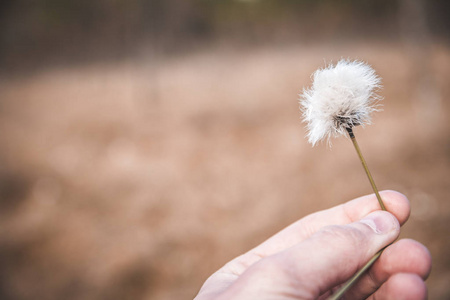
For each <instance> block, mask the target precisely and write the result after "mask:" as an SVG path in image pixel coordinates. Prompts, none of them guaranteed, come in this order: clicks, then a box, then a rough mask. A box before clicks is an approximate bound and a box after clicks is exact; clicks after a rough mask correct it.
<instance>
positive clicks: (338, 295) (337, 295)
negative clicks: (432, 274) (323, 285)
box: [327, 128, 386, 300]
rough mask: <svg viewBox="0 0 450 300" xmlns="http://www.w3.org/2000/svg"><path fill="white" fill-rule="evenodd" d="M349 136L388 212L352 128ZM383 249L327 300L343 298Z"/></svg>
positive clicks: (349, 130) (381, 204)
mask: <svg viewBox="0 0 450 300" xmlns="http://www.w3.org/2000/svg"><path fill="white" fill-rule="evenodd" d="M347 131H348V135H349V136H350V139H351V140H352V142H353V146H355V150H356V153H358V156H359V160H361V163H362V165H363V167H364V171H366V174H367V177H368V178H369V181H370V184H371V185H372V189H373V191H374V192H375V195H376V196H377V199H378V203H379V204H380V206H381V209H382V210H386V207H385V206H384V203H383V200H382V199H381V196H380V193H378V189H377V186H376V185H375V181H373V178H372V175H371V174H370V171H369V167H367V163H366V160H365V159H364V157H363V155H362V153H361V149H359V145H358V142H357V141H356V137H355V135H354V134H353V130H352V129H351V128H347ZM383 250H384V248H383V249H381V250H380V251H378V252H377V253H376V254H375V255H374V256H373V257H372V258H371V259H370V260H369V261H368V262H367V263H366V264H365V265H364V267H362V268H361V269H360V270H359V271H358V272H357V273H356V274H355V275H353V277H352V278H350V280H348V281H347V282H346V283H345V284H344V285H343V286H342V287H341V288H340V289H339V290H338V291H337V292H336V293H335V294H333V295H331V296H330V297H329V298H328V299H327V300H338V299H341V297H342V296H343V295H344V294H345V293H346V292H347V291H348V290H349V289H350V288H351V287H352V286H353V284H355V283H356V282H357V281H358V279H359V278H360V277H361V276H362V275H363V274H364V273H365V272H366V271H367V270H368V269H369V268H370V267H371V266H372V265H373V263H374V262H375V261H376V260H377V259H378V258H379V257H380V255H381V253H383Z"/></svg>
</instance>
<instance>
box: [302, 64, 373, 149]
mask: <svg viewBox="0 0 450 300" xmlns="http://www.w3.org/2000/svg"><path fill="white" fill-rule="evenodd" d="M380 82H381V79H380V78H379V77H378V76H377V75H376V74H375V71H374V70H373V69H372V68H371V67H370V66H369V65H366V64H364V63H363V62H359V61H349V60H340V61H339V62H338V63H337V64H336V66H332V65H330V66H328V67H327V68H325V69H319V70H317V71H316V72H315V73H314V74H313V86H312V88H310V89H305V90H304V91H303V95H302V96H301V106H302V108H303V117H304V122H307V123H308V124H307V129H308V140H309V142H310V143H311V144H313V145H316V144H317V142H318V141H320V140H322V139H324V138H327V140H328V142H329V141H330V138H331V137H336V136H338V135H342V134H345V133H346V132H347V131H348V130H349V129H352V128H353V127H354V126H358V125H363V126H364V125H365V124H370V114H371V113H372V112H373V111H376V110H377V106H378V105H377V102H378V100H379V99H380V97H379V96H378V95H377V94H376V91H377V90H378V89H379V88H380V87H381V85H380Z"/></svg>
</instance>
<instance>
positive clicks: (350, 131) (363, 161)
mask: <svg viewBox="0 0 450 300" xmlns="http://www.w3.org/2000/svg"><path fill="white" fill-rule="evenodd" d="M347 131H348V135H349V136H350V139H351V140H352V143H353V146H355V150H356V153H358V156H359V160H360V161H361V163H362V165H363V167H364V171H366V174H367V177H368V178H369V181H370V184H371V185H372V189H373V191H374V193H375V195H376V196H377V199H378V203H379V204H380V206H381V209H382V210H386V207H385V206H384V203H383V200H381V196H380V193H378V189H377V186H376V185H375V181H373V178H372V175H371V174H370V171H369V167H368V166H367V163H366V160H365V159H364V157H363V155H362V153H361V149H359V145H358V142H357V141H356V137H355V135H354V134H353V130H352V129H351V128H347Z"/></svg>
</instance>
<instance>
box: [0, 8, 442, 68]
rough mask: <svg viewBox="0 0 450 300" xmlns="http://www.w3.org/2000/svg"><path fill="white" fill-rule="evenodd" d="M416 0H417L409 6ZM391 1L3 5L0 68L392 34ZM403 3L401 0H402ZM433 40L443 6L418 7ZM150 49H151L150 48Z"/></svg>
mask: <svg viewBox="0 0 450 300" xmlns="http://www.w3.org/2000/svg"><path fill="white" fill-rule="evenodd" d="M411 1H412V2H414V1H421V0H411ZM400 2H402V0H399V1H391V0H363V1H361V0H342V1H333V0H322V1H317V0H240V1H239V0H234V1H233V0H228V1H227V0H222V1H214V0H150V1H145V0H97V1H91V0H77V1H61V0H35V1H25V0H3V1H1V2H0V3H1V4H0V28H1V29H0V51H1V52H0V54H1V57H2V58H1V61H0V62H1V63H6V64H7V65H8V64H14V63H20V62H21V63H23V62H24V60H25V61H33V60H40V59H41V58H46V57H47V58H48V57H53V58H54V57H64V58H72V59H76V58H80V59H89V58H95V57H104V56H107V55H116V56H118V55H126V54H128V53H129V51H131V50H132V49H134V47H135V46H136V45H137V44H139V43H148V44H153V45H155V47H156V46H157V47H158V48H159V50H163V52H165V53H167V52H171V51H174V52H176V51H183V50H185V49H186V48H189V47H190V45H192V44H195V45H196V44H198V43H202V42H214V41H217V40H219V39H231V40H234V41H239V42H243V43H245V42H251V43H258V42H260V43H264V42H268V43H269V42H274V41H275V42H299V41H311V40H315V39H339V38H354V37H358V36H359V37H361V36H363V37H367V36H372V37H379V38H383V39H386V38H387V39H390V38H396V37H397V36H398V31H399V30H398V27H399V26H398V19H399V18H398V14H399V3H400ZM403 2H407V0H403ZM423 3H424V4H425V7H424V9H426V16H427V20H428V23H429V24H428V26H429V28H430V31H431V33H432V34H433V36H436V37H439V38H442V37H444V38H445V37H446V34H447V33H448V31H447V28H449V25H450V24H449V19H448V17H447V15H448V14H447V13H448V12H449V9H448V8H449V4H448V3H449V2H448V1H446V0H429V1H423ZM150 48H151V47H150Z"/></svg>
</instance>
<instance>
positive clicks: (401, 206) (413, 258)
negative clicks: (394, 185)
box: [195, 191, 431, 300]
mask: <svg viewBox="0 0 450 300" xmlns="http://www.w3.org/2000/svg"><path fill="white" fill-rule="evenodd" d="M381 195H382V198H383V201H384V203H385V205H386V208H387V210H388V211H389V212H386V211H380V210H379V206H378V203H377V201H376V198H375V195H369V196H364V197H361V198H358V199H355V200H352V201H349V202H347V203H345V204H342V205H339V206H336V207H333V208H331V209H328V210H324V211H320V212H317V213H314V214H311V215H308V216H306V217H304V218H303V219H300V220H299V221H297V222H295V223H293V224H292V225H290V226H288V227H287V228H285V229H283V230H282V231H280V232H279V233H277V234H276V235H274V236H272V237H271V238H269V239H268V240H266V241H265V242H264V243H262V244H261V245H259V246H257V247H256V248H254V249H252V250H250V251H249V252H247V253H245V254H243V255H241V256H239V257H237V258H235V259H234V260H232V261H230V262H229V263H227V264H226V265H225V266H224V267H222V268H221V269H220V270H218V271H217V272H216V273H214V274H213V275H212V276H211V277H209V278H208V280H207V281H206V282H205V283H204V285H203V287H202V288H201V290H200V292H199V294H198V295H197V297H196V298H195V300H211V299H246V300H248V299H261V300H263V299H277V300H278V299H325V298H326V297H328V296H329V295H330V294H331V293H332V292H333V291H335V290H337V289H338V288H339V287H340V286H341V285H342V284H343V283H345V282H346V281H347V280H348V279H349V278H350V277H351V276H352V275H353V274H354V273H356V272H357V271H358V270H359V269H360V268H361V267H362V266H363V265H364V264H365V263H366V262H367V261H368V260H369V259H370V258H371V257H372V256H373V255H374V254H375V253H376V252H378V250H380V249H382V248H383V247H385V246H387V245H389V244H390V243H392V242H394V240H395V239H396V238H397V237H398V235H399V233H400V225H402V224H404V223H405V222H406V220H407V219H408V217H409V213H410V205H409V202H408V199H407V198H406V197H405V196H403V195H402V194H400V193H397V192H393V191H385V192H382V193H381ZM430 269H431V256H430V253H429V252H428V250H427V248H426V247H425V246H423V245H422V244H420V243H418V242H416V241H414V240H409V239H402V240H399V241H397V242H395V243H393V244H392V245H389V246H388V247H387V248H386V249H385V250H384V252H383V253H382V254H381V256H380V258H379V259H378V260H377V261H376V262H375V263H374V264H373V266H372V267H371V268H370V269H369V270H368V271H367V273H366V274H364V275H363V276H362V277H361V279H360V280H359V281H358V282H357V283H356V284H355V285H354V286H353V287H352V288H351V289H350V290H349V291H348V292H347V294H346V295H345V299H366V298H369V299H396V300H400V299H408V300H414V299H426V297H427V289H426V286H425V282H424V280H425V279H426V278H427V276H428V274H429V273H430Z"/></svg>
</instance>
